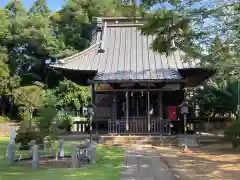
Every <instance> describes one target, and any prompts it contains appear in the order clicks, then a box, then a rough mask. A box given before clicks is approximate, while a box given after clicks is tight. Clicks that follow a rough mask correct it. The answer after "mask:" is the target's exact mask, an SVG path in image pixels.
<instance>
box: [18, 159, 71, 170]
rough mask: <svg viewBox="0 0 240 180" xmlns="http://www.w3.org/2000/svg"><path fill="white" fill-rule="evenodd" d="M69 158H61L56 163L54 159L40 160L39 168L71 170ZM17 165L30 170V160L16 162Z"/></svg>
mask: <svg viewBox="0 0 240 180" xmlns="http://www.w3.org/2000/svg"><path fill="white" fill-rule="evenodd" d="M71 162H72V161H71V158H62V159H59V160H57V161H56V159H48V158H41V159H40V162H39V166H40V168H41V169H42V168H43V169H45V168H47V169H48V168H71V165H72V164H71ZM17 164H18V165H21V166H23V167H26V168H31V160H25V161H20V162H17Z"/></svg>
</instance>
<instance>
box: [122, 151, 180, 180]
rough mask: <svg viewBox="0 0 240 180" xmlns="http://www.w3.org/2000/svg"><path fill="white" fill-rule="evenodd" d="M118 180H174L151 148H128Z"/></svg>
mask: <svg viewBox="0 0 240 180" xmlns="http://www.w3.org/2000/svg"><path fill="white" fill-rule="evenodd" d="M120 180H176V177H175V176H174V175H173V174H172V172H171V171H170V170H169V169H168V167H167V165H166V164H165V163H164V162H163V161H162V160H161V158H160V156H159V155H158V153H157V152H155V151H154V150H153V149H152V148H129V149H128V150H127V152H126V155H125V160H124V167H123V170H122V172H121V178H120Z"/></svg>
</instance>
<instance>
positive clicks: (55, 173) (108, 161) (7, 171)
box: [0, 137, 124, 180]
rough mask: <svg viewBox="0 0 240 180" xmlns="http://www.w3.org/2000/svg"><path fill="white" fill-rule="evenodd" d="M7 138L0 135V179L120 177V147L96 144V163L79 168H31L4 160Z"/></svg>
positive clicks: (96, 179)
mask: <svg viewBox="0 0 240 180" xmlns="http://www.w3.org/2000/svg"><path fill="white" fill-rule="evenodd" d="M70 143H71V142H66V143H65V150H66V151H68V150H69V145H70ZM6 146H7V139H6V138H1V137H0V180H48V179H52V178H54V179H57V180H66V179H67V180H75V179H84V180H108V179H109V180H115V179H120V170H121V167H122V163H123V159H124V152H123V149H120V148H107V147H104V146H100V145H98V146H97V163H96V164H94V165H88V166H86V167H82V168H79V169H71V168H68V169H59V168H58V169H57V168H56V169H54V168H52V169H40V170H38V171H34V170H32V169H28V168H24V167H21V166H20V165H13V166H8V165H7V164H6V162H5V160H4V159H5V156H4V155H5V152H6Z"/></svg>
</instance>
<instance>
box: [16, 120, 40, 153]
mask: <svg viewBox="0 0 240 180" xmlns="http://www.w3.org/2000/svg"><path fill="white" fill-rule="evenodd" d="M32 140H35V141H36V144H43V138H42V137H40V135H39V132H38V131H37V130H36V129H35V128H34V127H31V128H30V127H29V122H28V121H23V122H21V123H20V127H19V129H18V130H17V136H16V139H15V142H16V143H20V149H22V150H28V149H29V148H30V147H29V143H30V142H31V141H32Z"/></svg>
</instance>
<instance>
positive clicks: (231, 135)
mask: <svg viewBox="0 0 240 180" xmlns="http://www.w3.org/2000/svg"><path fill="white" fill-rule="evenodd" d="M224 134H225V137H226V138H227V139H228V140H229V141H231V143H232V147H233V148H237V147H238V146H240V121H234V122H233V123H232V124H231V125H230V126H228V127H227V128H226V129H225V132H224Z"/></svg>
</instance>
